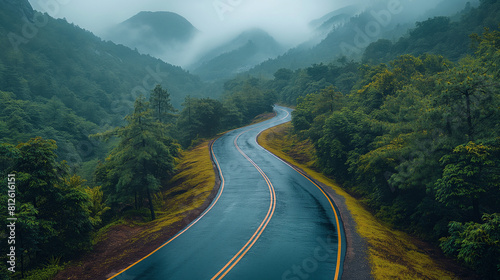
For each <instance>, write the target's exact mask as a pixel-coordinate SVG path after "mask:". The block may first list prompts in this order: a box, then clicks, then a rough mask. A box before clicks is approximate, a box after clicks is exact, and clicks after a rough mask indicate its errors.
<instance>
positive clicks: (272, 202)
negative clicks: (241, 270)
mask: <svg viewBox="0 0 500 280" xmlns="http://www.w3.org/2000/svg"><path fill="white" fill-rule="evenodd" d="M278 110H281V111H284V112H286V113H287V114H286V116H285V117H283V118H281V119H279V120H277V121H276V122H280V121H282V120H284V119H286V118H287V117H288V116H289V115H290V113H289V112H287V111H286V110H283V109H278ZM264 125H266V124H262V125H259V126H256V127H254V128H251V129H248V130H246V131H244V132H242V133H240V134H239V135H238V137H237V138H236V140H237V139H238V138H239V137H240V136H241V135H242V134H243V133H245V132H248V131H250V130H253V129H256V128H259V127H262V126H264ZM217 140H218V139H216V140H215V141H213V142H212V144H211V145H210V151H211V152H212V156H213V159H214V161H215V165H216V166H217V169H218V171H219V176H220V178H221V186H220V189H219V192H218V194H217V197H216V198H215V200H214V201H213V202H212V204H211V205H210V207H209V208H207V209H206V210H205V211H204V212H203V213H202V214H201V215H200V217H198V218H197V219H196V220H194V221H193V222H191V223H190V224H189V225H188V226H187V227H186V228H184V229H183V230H182V231H180V232H179V233H178V234H176V235H175V236H174V237H172V238H171V239H170V240H168V241H167V242H165V243H164V244H163V245H161V246H160V247H158V248H157V249H156V250H154V251H153V252H151V253H149V254H148V255H146V256H145V257H143V258H142V259H140V260H138V261H136V262H135V263H133V264H131V265H130V266H128V267H127V268H125V269H123V270H122V271H120V272H118V273H116V274H115V275H113V276H111V277H110V278H108V279H107V280H111V279H113V278H115V277H117V276H119V275H120V274H122V273H124V272H125V271H127V270H129V269H131V268H132V267H133V266H135V265H137V264H138V263H140V262H141V261H143V260H145V259H147V258H148V257H150V256H151V255H153V254H154V253H156V252H157V251H158V250H160V249H161V248H163V247H165V246H166V245H168V244H169V243H171V242H172V241H174V240H175V239H177V238H178V237H179V236H181V235H182V234H183V233H185V232H186V231H187V230H189V229H190V228H191V227H192V226H194V225H195V224H196V223H198V221H200V220H201V219H202V218H203V217H204V216H205V215H206V214H207V213H208V212H209V211H210V210H212V208H213V207H214V206H215V204H216V203H217V202H218V201H219V198H220V197H221V195H222V192H223V191H224V186H225V180H224V176H223V175H222V169H221V168H220V164H219V161H218V159H217V157H216V156H215V153H214V151H213V146H214V144H215V142H217ZM236 140H235V143H236ZM236 148H237V149H238V150H239V152H240V153H242V154H243V156H245V158H246V159H247V160H249V161H250V163H252V164H253V165H254V166H255V167H256V169H257V170H258V171H259V173H261V175H262V176H263V177H264V179H265V180H266V183H267V184H268V186H269V185H270V186H269V188H270V193H271V204H272V205H273V206H272V207H273V209H272V211H271V215H270V216H269V217H268V215H269V212H270V211H268V215H266V219H264V221H263V222H262V223H261V225H260V226H259V228H258V229H257V231H256V234H254V235H253V236H252V238H250V240H249V241H248V242H247V244H245V246H244V247H243V248H242V249H241V250H240V251H239V252H238V253H237V254H236V255H235V256H234V257H233V259H231V261H230V262H229V263H228V264H226V266H224V268H223V269H222V270H221V271H219V273H217V275H216V276H214V278H212V279H215V277H217V276H218V275H219V274H220V273H222V271H223V270H224V269H225V268H227V266H229V265H230V263H231V262H232V261H233V260H234V259H235V258H236V257H237V256H238V255H239V254H240V253H241V252H242V251H243V250H244V249H245V247H246V246H247V245H248V244H249V243H250V241H252V239H254V240H253V241H252V242H251V244H250V246H249V247H248V248H247V249H246V250H245V251H244V252H243V254H242V255H241V256H240V257H239V258H238V259H237V260H236V262H234V263H233V264H232V265H231V267H229V269H228V270H227V271H226V272H225V273H224V274H223V275H221V276H220V278H218V279H222V278H224V276H226V274H227V273H228V272H229V271H230V270H231V269H232V268H233V267H234V266H235V265H236V264H237V263H238V262H239V261H240V260H241V258H243V256H244V255H245V254H246V253H247V252H248V251H249V250H250V248H251V247H252V246H253V245H254V244H255V242H256V241H257V239H259V237H260V235H261V234H262V232H263V231H264V229H265V228H266V227H267V224H268V223H269V221H270V220H271V217H272V215H273V214H274V209H275V207H276V194H275V192H274V187H272V184H271V181H270V180H269V178H267V176H266V174H265V173H264V172H263V171H262V169H260V168H259V167H258V166H257V165H256V164H255V163H254V162H253V161H252V160H251V159H250V158H249V157H248V156H247V155H246V154H245V153H243V151H241V149H240V148H239V147H238V145H236ZM266 151H267V150H266ZM271 190H272V191H271ZM269 209H270V210H271V208H269ZM262 226H263V228H262ZM260 228H262V230H261V231H260V232H259V233H258V234H257V232H258V231H259V229H260ZM254 237H256V238H254Z"/></svg>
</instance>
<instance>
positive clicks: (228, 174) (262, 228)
mask: <svg viewBox="0 0 500 280" xmlns="http://www.w3.org/2000/svg"><path fill="white" fill-rule="evenodd" d="M275 110H276V112H277V116H276V117H275V118H273V119H271V120H268V121H265V122H263V123H259V124H256V125H252V126H249V127H244V128H241V129H237V130H233V131H231V132H229V133H227V134H225V135H224V136H222V137H220V138H219V139H218V140H217V141H216V142H215V143H214V145H213V154H214V157H215V160H216V162H217V164H218V166H219V169H220V171H221V178H222V179H223V183H222V186H221V188H220V190H219V193H218V196H217V197H216V198H215V199H214V202H213V203H212V205H211V206H210V207H209V208H208V209H207V210H206V211H205V212H204V214H202V217H201V218H200V219H199V220H196V221H194V222H193V223H192V224H190V225H189V226H188V228H186V230H185V231H183V232H182V234H180V235H177V236H176V237H174V238H173V239H171V240H170V241H168V242H167V244H166V245H164V246H163V247H162V248H161V249H159V250H158V251H156V252H155V253H153V254H152V255H150V256H149V257H147V258H146V259H144V260H142V261H140V262H138V263H136V264H135V265H134V266H132V267H130V268H129V269H127V270H126V271H123V272H122V273H120V274H119V275H116V276H115V277H114V278H112V279H116V280H124V279H127V280H129V279H130V280H132V279H148V280H154V279H176V280H202V279H236V280H267V279H269V280H274V279H278V280H279V279H284V280H285V279H288V280H302V279H314V280H322V279H340V277H341V274H342V263H343V259H342V258H343V253H339V250H338V249H339V246H340V247H341V248H340V249H341V250H340V252H344V251H345V242H343V241H342V242H339V239H338V233H341V234H342V232H343V229H342V224H341V221H339V220H338V219H340V218H338V215H337V216H336V213H335V211H334V208H333V207H332V204H331V202H330V200H329V199H327V197H326V196H325V195H324V193H323V192H322V191H321V190H320V189H319V188H318V187H317V186H316V185H314V184H313V183H312V182H311V181H309V180H308V179H307V178H306V177H304V176H302V175H301V174H299V173H298V172H296V171H295V170H294V169H292V168H291V167H290V166H288V165H287V164H286V163H284V162H282V161H281V160H279V159H278V158H276V157H275V156H274V155H272V154H270V153H269V152H267V151H266V150H264V149H263V148H262V147H260V146H259V145H258V144H257V142H256V137H257V135H258V134H259V133H260V132H261V131H263V130H266V129H267V128H270V127H273V126H276V125H278V124H281V123H285V122H288V121H290V119H291V116H290V112H291V110H290V109H288V108H283V107H276V108H275ZM338 227H340V230H338ZM341 240H343V238H341ZM339 256H340V261H337V259H338V257H339Z"/></svg>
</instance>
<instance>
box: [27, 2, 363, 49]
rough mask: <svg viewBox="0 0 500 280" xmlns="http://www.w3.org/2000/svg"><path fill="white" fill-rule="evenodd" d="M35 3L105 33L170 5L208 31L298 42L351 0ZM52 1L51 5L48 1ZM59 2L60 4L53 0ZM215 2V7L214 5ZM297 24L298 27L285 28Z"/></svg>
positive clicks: (83, 25) (34, 3)
mask: <svg viewBox="0 0 500 280" xmlns="http://www.w3.org/2000/svg"><path fill="white" fill-rule="evenodd" d="M29 1H30V3H31V4H32V6H33V8H34V9H35V10H38V11H46V12H48V13H49V14H50V15H51V16H53V17H56V18H66V20H68V22H70V23H74V24H76V25H78V26H80V27H82V28H85V29H87V30H90V31H92V32H94V33H95V34H96V35H102V34H104V32H105V31H106V29H107V28H109V27H110V26H112V25H115V24H118V23H120V22H123V21H125V20H127V19H128V18H130V17H132V16H134V15H135V14H137V13H138V12H140V11H170V12H175V13H178V14H180V15H181V16H183V17H185V18H186V19H187V20H189V21H190V22H191V23H192V24H193V25H194V26H195V27H196V28H197V29H199V30H201V31H202V32H204V33H206V34H214V35H217V34H224V33H226V34H227V33H235V32H237V31H238V30H243V29H246V28H248V27H262V28H264V29H265V30H266V31H268V32H269V33H270V34H271V35H273V36H275V37H276V39H278V40H279V41H281V42H284V43H288V44H294V43H298V42H299V41H300V38H301V37H303V36H306V35H307V32H308V30H307V23H308V22H309V21H310V20H313V19H315V18H318V17H321V16H322V15H324V14H326V13H327V12H329V11H332V10H334V9H336V8H340V7H342V6H345V5H348V4H352V3H353V2H354V1H349V0H334V1H332V0H307V1H306V0H183V1H177V0H175V1H174V0H167V1H165V0H143V1H137V0H104V1H103V0H29ZM47 3H49V5H47ZM50 3H61V4H58V5H57V6H58V7H54V6H55V5H54V4H50ZM216 7H217V8H216ZM284 30H293V31H294V32H283V31H284Z"/></svg>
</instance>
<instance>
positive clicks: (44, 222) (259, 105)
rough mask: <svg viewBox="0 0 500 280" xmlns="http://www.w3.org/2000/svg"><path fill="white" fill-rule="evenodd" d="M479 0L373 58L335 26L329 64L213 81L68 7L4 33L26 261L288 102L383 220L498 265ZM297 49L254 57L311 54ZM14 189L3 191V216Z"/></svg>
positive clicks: (140, 209)
mask: <svg viewBox="0 0 500 280" xmlns="http://www.w3.org/2000/svg"><path fill="white" fill-rule="evenodd" d="M480 2H481V5H480V6H479V7H477V8H474V7H471V6H470V5H469V6H467V7H466V9H465V10H464V11H463V12H462V13H460V14H458V15H456V16H454V17H434V18H429V19H428V20H424V21H419V22H417V23H416V24H415V26H414V27H413V28H412V29H411V30H410V31H408V32H407V33H406V34H405V35H404V36H402V37H401V38H399V36H398V37H397V38H398V39H394V40H388V39H383V40H378V41H376V42H374V43H372V44H370V45H368V47H367V48H366V49H364V50H363V52H362V53H361V54H360V56H359V57H358V58H359V59H358V60H355V59H353V58H351V57H341V56H337V55H335V56H334V57H335V59H333V56H332V53H329V52H322V51H320V50H321V49H322V48H323V50H324V49H326V48H327V47H331V44H330V45H328V44H329V43H331V42H332V41H331V39H332V38H334V37H333V35H331V36H332V37H331V38H330V39H327V40H325V42H324V44H323V45H322V46H320V47H318V48H313V49H312V51H313V52H314V50H316V51H318V52H317V53H316V54H315V55H317V56H316V57H315V58H317V59H318V61H319V62H318V63H316V64H312V65H310V63H307V64H306V65H308V66H305V67H303V68H297V67H295V68H294V69H290V68H281V69H279V70H277V71H272V72H274V74H273V75H272V77H270V78H265V76H264V77H263V76H262V75H259V76H258V77H254V76H251V75H250V74H242V75H241V76H238V77H235V78H233V79H229V80H224V81H217V82H215V83H213V84H208V83H203V82H201V80H200V79H199V78H198V77H196V76H194V75H191V74H189V73H188V72H186V71H184V70H182V69H181V68H180V67H175V66H172V65H169V64H167V63H164V62H162V61H160V60H158V59H155V58H152V57H149V56H144V55H140V54H139V53H138V52H136V51H133V50H130V49H128V48H125V47H123V46H119V45H115V44H113V43H111V42H103V41H101V40H100V39H98V38H97V37H95V36H94V35H92V34H91V33H90V32H87V31H84V30H82V29H80V28H78V27H76V26H74V25H71V24H68V23H67V22H66V21H64V20H55V19H52V18H49V17H47V20H48V21H47V24H46V26H44V28H43V29H40V31H39V34H38V35H37V36H35V37H33V38H31V40H30V42H28V43H22V44H19V45H17V48H18V49H17V50H16V49H13V48H12V44H11V42H9V40H0V50H2V51H1V52H0V106H1V110H0V142H1V143H2V144H0V178H1V179H0V181H1V182H2V183H3V184H5V185H6V183H7V179H6V178H7V176H8V174H16V180H17V181H16V182H17V187H18V199H17V200H16V204H15V205H16V209H17V210H16V211H17V215H18V216H17V217H18V223H17V225H18V228H17V230H18V233H19V236H20V237H19V239H18V240H19V243H18V244H17V245H18V246H19V248H21V251H20V255H19V258H20V272H18V274H21V276H25V275H24V274H25V273H27V271H29V270H33V271H34V272H33V273H35V274H36V273H42V272H41V271H45V272H47V273H49V274H50V273H53V271H55V272H56V273H57V270H58V269H60V267H59V264H58V263H59V261H68V260H73V259H75V257H76V256H78V255H80V254H82V253H84V252H87V251H89V250H91V249H92V241H93V238H94V236H93V234H95V233H96V232H98V231H99V230H100V229H101V228H102V227H104V226H107V225H110V224H112V223H113V222H115V221H120V219H122V218H124V217H127V216H134V217H140V218H141V219H143V220H147V221H150V220H154V219H156V218H157V217H158V214H159V213H158V211H157V210H158V209H156V208H155V204H154V200H155V194H157V193H158V192H160V191H161V190H165V189H167V188H168V187H169V186H168V183H167V182H168V181H169V179H170V178H171V177H172V176H173V175H174V174H175V172H176V170H175V164H176V161H177V159H178V157H179V156H180V155H181V151H182V150H183V149H188V148H189V147H193V146H194V145H195V144H196V143H198V142H199V141H201V139H208V138H212V137H216V136H217V135H218V134H219V133H222V132H224V131H227V130H229V129H233V128H236V127H240V126H243V125H247V124H249V123H250V122H251V121H252V120H253V119H254V118H255V117H256V116H258V115H260V114H263V113H269V112H272V108H273V104H274V103H277V102H279V103H281V104H286V105H291V106H295V107H296V109H295V111H294V112H293V120H292V124H293V133H294V134H296V135H297V136H298V137H300V138H301V139H309V140H310V141H311V142H312V143H313V145H314V150H315V154H314V156H315V167H316V169H318V170H319V171H322V172H324V173H325V174H327V175H329V176H331V177H333V178H335V180H336V181H337V182H339V183H340V184H341V185H342V186H343V187H344V188H345V189H346V190H348V191H349V192H350V193H351V194H354V195H355V196H356V197H358V198H360V199H361V200H362V201H363V202H364V203H365V205H366V206H367V207H368V208H369V209H370V210H372V211H373V212H374V213H375V214H376V216H377V217H378V218H380V219H381V220H383V221H385V222H387V223H390V224H391V225H392V226H393V227H395V228H398V229H402V230H405V231H407V232H410V233H412V234H414V235H416V236H419V237H421V238H424V239H426V240H428V241H431V242H433V243H435V244H438V245H439V246H440V247H441V249H442V250H443V252H444V253H446V254H447V255H449V256H450V257H453V258H455V259H457V260H458V261H460V262H461V263H463V264H465V265H466V266H468V267H470V268H472V269H474V270H475V271H477V273H479V274H480V275H481V277H483V278H484V279H498V275H499V269H500V245H499V244H500V243H499V238H500V237H499V221H500V218H499V213H500V209H499V207H500V206H499V204H498V201H499V199H500V175H499V174H500V125H499V124H500V92H499V88H500V85H499V82H498V81H499V80H500V79H499V78H500V69H499V65H500V61H499V57H500V55H499V54H500V46H499V44H498V42H499V41H500V32H499V31H498V28H499V26H498V23H499V22H500V12H499V11H500V4H498V3H497V1H493V0H482V1H480ZM0 4H4V3H3V2H2V0H0ZM24 8H26V7H24ZM24 8H23V10H22V12H21V13H23V14H26V11H27V10H25V9H24ZM9 9H10V8H9ZM11 12H12V11H10V10H8V9H0V27H2V28H0V35H1V36H2V37H3V38H8V36H9V33H8V31H11V30H22V28H23V24H25V22H24V21H23V20H22V19H21V18H20V17H19V13H14V12H12V13H11ZM18 12H19V11H18ZM31 12H33V11H31ZM33 13H34V12H33ZM32 15H33V14H32ZM364 19H366V18H363V16H360V17H357V18H356V19H354V22H356V21H357V20H358V21H359V22H364V21H363V20H364ZM484 27H488V28H487V29H483V28H484ZM394 28H396V27H394ZM394 32H395V33H394V34H399V33H398V32H399V31H398V30H395V31H394ZM332 34H334V33H332ZM464 38H465V39H464ZM325 46H326V47H325ZM3 50H5V51H3ZM298 53H300V52H298ZM296 55H297V53H295V54H294V53H292V52H291V53H289V54H288V55H285V56H283V57H281V58H280V59H279V60H274V61H268V62H266V63H264V64H262V65H261V66H260V67H258V68H257V70H255V71H257V72H258V71H259V69H261V70H262V71H263V72H264V73H266V71H268V72H271V70H272V69H275V68H279V67H277V65H278V66H279V65H281V64H280V63H282V62H283V61H284V60H285V62H286V63H285V64H284V65H301V63H305V62H309V61H310V60H308V58H306V57H304V58H303V60H302V57H300V55H298V56H296ZM297 57H298V58H297ZM287 59H288V60H287ZM294 59H296V60H294ZM250 73H256V72H252V71H251V72H250ZM219 86H220V88H218V87H219ZM7 201H8V196H7V195H6V193H0V202H1V203H0V213H1V215H0V220H1V223H2V227H3V229H4V230H5V228H6V226H7V225H6V224H5V223H6V218H5V215H6V213H7V209H6V207H7V205H8V204H7ZM160 214H161V213H160ZM2 233H4V231H2ZM5 246H6V244H1V245H0V249H1V250H2V251H6V250H7V249H5V248H4V247H5ZM0 260H3V261H5V260H6V259H5V256H3V257H2V258H0ZM47 263H50V265H48V267H47ZM2 272H3V271H2ZM45 272H44V273H45ZM16 276H17V275H16Z"/></svg>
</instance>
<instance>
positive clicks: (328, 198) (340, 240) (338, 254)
mask: <svg viewBox="0 0 500 280" xmlns="http://www.w3.org/2000/svg"><path fill="white" fill-rule="evenodd" d="M278 110H282V109H278ZM282 111H285V110H282ZM285 112H286V111H285ZM266 151H267V150H266ZM267 152H268V153H270V154H271V155H273V156H274V157H276V158H277V159H279V160H280V161H282V162H283V163H284V164H286V165H288V166H289V167H290V168H292V169H293V170H295V171H296V172H297V173H299V174H300V175H302V176H303V177H304V178H306V179H307V180H309V181H310V182H311V183H313V185H315V186H316V187H317V188H318V189H319V190H320V191H321V192H322V193H323V195H324V196H325V197H326V199H327V200H328V202H329V203H330V207H331V208H332V210H333V213H334V215H335V222H336V225H337V237H338V242H337V247H338V249H337V267H336V269H335V278H334V279H335V280H338V279H339V277H340V260H341V258H342V231H341V230H340V218H339V214H338V212H337V210H336V209H335V207H334V206H333V202H332V199H331V198H330V197H329V196H328V195H327V194H326V193H325V191H324V190H323V188H322V187H320V186H319V185H318V184H316V182H314V181H313V180H311V179H310V178H309V177H308V176H306V175H305V174H304V172H302V171H301V170H299V169H297V168H295V167H293V166H292V165H290V164H288V163H287V162H286V161H284V160H282V159H281V158H279V157H278V156H276V155H275V154H273V153H271V152H270V151H267Z"/></svg>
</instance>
